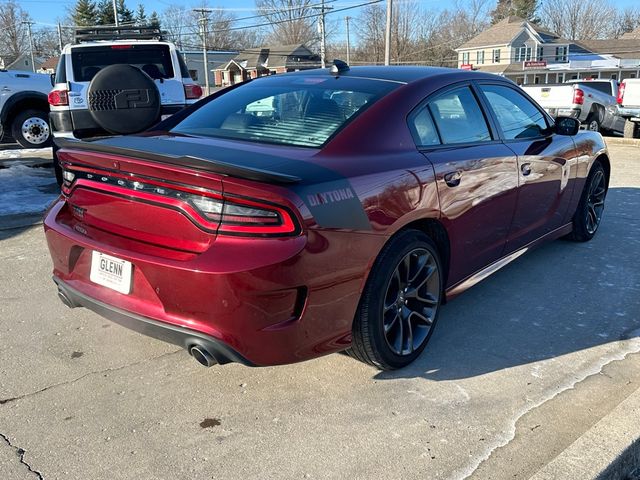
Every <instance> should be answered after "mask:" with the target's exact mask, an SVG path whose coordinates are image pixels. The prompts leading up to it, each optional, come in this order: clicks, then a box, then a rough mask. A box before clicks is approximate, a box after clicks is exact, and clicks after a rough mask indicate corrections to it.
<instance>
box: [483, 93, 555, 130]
mask: <svg viewBox="0 0 640 480" xmlns="http://www.w3.org/2000/svg"><path fill="white" fill-rule="evenodd" d="M480 90H482V93H484V95H485V97H487V102H488V103H489V105H490V106H491V109H492V110H493V112H494V113H495V115H496V118H497V120H498V124H499V125H500V128H501V129H502V133H503V134H504V138H505V139H507V140H514V139H521V138H535V137H541V136H543V135H544V134H545V131H546V130H547V128H548V125H547V121H546V120H545V118H544V115H543V114H542V112H540V110H538V109H537V108H536V106H535V105H534V104H533V103H531V102H530V101H529V100H528V99H527V98H525V97H524V96H522V95H521V94H520V93H519V92H517V91H516V90H514V89H512V88H509V87H503V86H500V85H480Z"/></svg>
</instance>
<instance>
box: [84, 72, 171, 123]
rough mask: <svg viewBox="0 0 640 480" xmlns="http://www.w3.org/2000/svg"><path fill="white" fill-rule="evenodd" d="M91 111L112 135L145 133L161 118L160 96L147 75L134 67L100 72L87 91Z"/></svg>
mask: <svg viewBox="0 0 640 480" xmlns="http://www.w3.org/2000/svg"><path fill="white" fill-rule="evenodd" d="M87 100H88V105H89V112H90V113H91V116H92V117H93V119H94V120H95V121H96V123H97V124H98V125H100V126H101V127H102V128H104V129H105V130H106V131H107V132H109V133H116V134H127V133H137V132H141V131H143V130H146V129H147V128H149V127H150V126H151V125H153V124H155V123H157V122H158V119H159V117H160V93H159V92H158V88H157V87H156V84H155V83H154V81H153V80H152V79H151V77H149V76H148V75H147V74H146V73H144V72H142V71H141V70H139V69H137V68H136V67H134V66H131V65H110V66H108V67H105V68H103V69H102V70H100V71H99V72H98V73H97V74H96V76H95V77H93V80H92V81H91V84H90V85H89V89H88V91H87Z"/></svg>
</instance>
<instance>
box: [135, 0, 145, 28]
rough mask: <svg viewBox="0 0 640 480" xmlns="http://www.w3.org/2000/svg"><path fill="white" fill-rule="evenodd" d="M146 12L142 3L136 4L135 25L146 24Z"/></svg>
mask: <svg viewBox="0 0 640 480" xmlns="http://www.w3.org/2000/svg"><path fill="white" fill-rule="evenodd" d="M146 24H147V14H146V13H145V11H144V5H142V4H141V3H139V4H138V10H137V11H136V25H146Z"/></svg>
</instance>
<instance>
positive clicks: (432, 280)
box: [349, 230, 443, 370]
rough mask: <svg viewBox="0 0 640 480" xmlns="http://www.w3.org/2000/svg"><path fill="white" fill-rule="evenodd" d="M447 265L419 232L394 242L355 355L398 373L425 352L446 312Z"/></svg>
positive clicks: (376, 278) (359, 324) (358, 330)
mask: <svg viewBox="0 0 640 480" xmlns="http://www.w3.org/2000/svg"><path fill="white" fill-rule="evenodd" d="M441 265H442V264H441V262H440V257H439V255H438V250H437V248H436V246H435V244H434V243H433V242H432V241H431V239H430V238H429V237H428V236H427V235H425V234H424V233H422V232H420V231H418V230H406V231H404V232H401V233H400V234H398V235H397V236H396V237H394V238H393V239H391V240H390V241H389V243H388V244H387V245H386V246H385V247H384V249H383V250H382V252H381V253H380V255H379V257H378V259H377V260H376V263H375V264H374V266H373V269H372V270H371V273H370V276H369V280H368V282H367V286H366V287H365V290H364V292H363V294H362V299H361V301H360V306H359V307H358V311H357V313H356V317H355V319H354V324H353V345H352V347H351V349H350V352H349V353H350V354H351V356H353V357H355V358H357V359H358V360H361V361H363V362H365V363H369V364H371V365H374V366H376V367H378V368H380V369H381V370H393V369H397V368H402V367H404V366H406V365H408V364H409V363H411V362H413V361H414V360H415V359H416V358H417V357H418V356H419V355H420V354H421V353H422V351H423V350H424V348H425V347H426V345H427V342H428V341H429V339H430V338H431V335H432V334H433V330H434V328H435V324H436V320H437V315H438V311H439V308H440V302H441V298H442V279H443V275H442V266H441Z"/></svg>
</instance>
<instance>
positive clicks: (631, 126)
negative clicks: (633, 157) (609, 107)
mask: <svg viewBox="0 0 640 480" xmlns="http://www.w3.org/2000/svg"><path fill="white" fill-rule="evenodd" d="M618 113H619V115H620V116H621V117H622V118H624V119H625V120H626V122H625V125H624V136H625V137H627V138H640V78H630V79H627V80H623V81H622V83H620V90H619V91H618Z"/></svg>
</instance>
